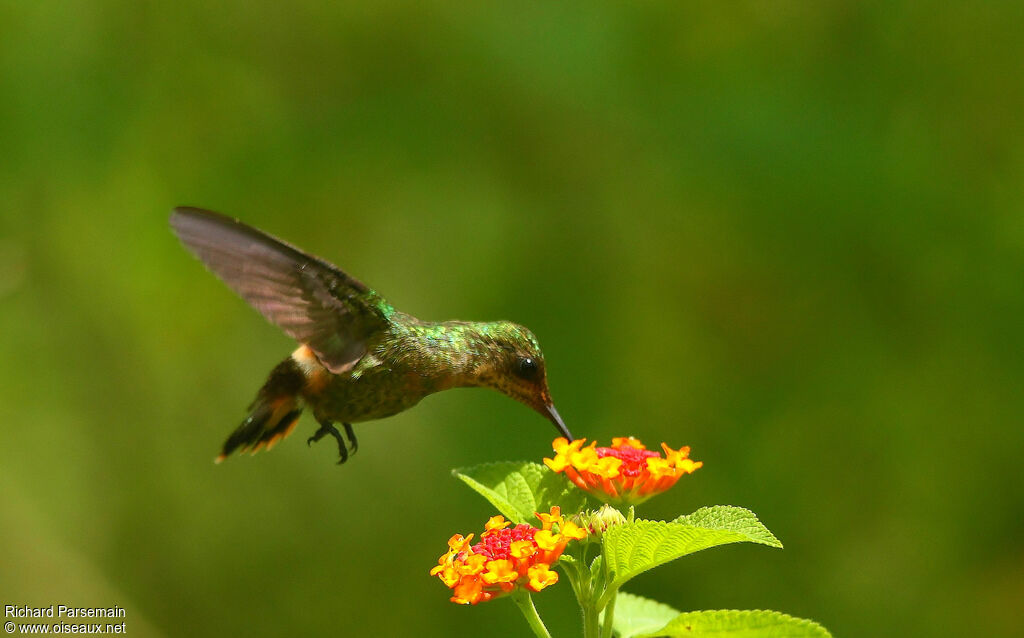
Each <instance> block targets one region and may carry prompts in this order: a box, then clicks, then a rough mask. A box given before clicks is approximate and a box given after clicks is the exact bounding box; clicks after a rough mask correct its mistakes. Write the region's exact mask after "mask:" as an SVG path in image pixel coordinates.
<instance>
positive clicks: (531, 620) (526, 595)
mask: <svg viewBox="0 0 1024 638" xmlns="http://www.w3.org/2000/svg"><path fill="white" fill-rule="evenodd" d="M512 600H514V601H516V606H517V607H519V611H521V612H523V617H524V618H526V624H528V625H530V629H532V630H533V635H535V636H537V638H551V634H550V633H548V628H547V627H545V626H544V621H543V620H541V619H540V615H539V614H538V613H537V608H536V607H534V605H533V598H532V597H531V596H530V592H528V591H526V590H525V589H520V590H519V591H517V592H515V593H513V594H512Z"/></svg>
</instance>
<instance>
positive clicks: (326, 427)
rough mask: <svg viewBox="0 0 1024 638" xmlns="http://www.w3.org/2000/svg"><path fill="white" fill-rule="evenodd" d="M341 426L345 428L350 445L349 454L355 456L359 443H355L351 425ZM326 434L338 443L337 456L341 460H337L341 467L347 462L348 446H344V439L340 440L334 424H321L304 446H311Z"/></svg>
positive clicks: (344, 424)
mask: <svg viewBox="0 0 1024 638" xmlns="http://www.w3.org/2000/svg"><path fill="white" fill-rule="evenodd" d="M342 425H343V426H345V434H346V435H348V440H349V442H351V443H352V452H351V454H355V453H356V450H357V449H359V443H358V442H357V441H356V435H355V432H353V431H352V425H351V424H349V423H342ZM328 434H330V435H331V436H333V437H334V440H335V441H337V442H338V455H339V456H341V458H340V459H338V465H341V464H342V463H344V462H345V461H347V460H348V457H349V454H350V453H349V450H348V446H346V445H345V439H343V438H342V436H341V432H338V428H336V427H334V424H332V423H329V422H323V423H321V424H320V429H319V430H317V431H316V432H314V433H313V436H311V437H309V438H308V439H306V445H307V446H308V445H312V444H313V443H315V442H317V441H319V440H320V439H322V438H324V437H325V436H327V435H328Z"/></svg>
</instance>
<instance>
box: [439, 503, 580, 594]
mask: <svg viewBox="0 0 1024 638" xmlns="http://www.w3.org/2000/svg"><path fill="white" fill-rule="evenodd" d="M537 517H538V518H539V519H540V520H541V522H542V527H541V528H540V529H538V528H536V527H533V526H532V525H526V524H520V525H516V526H514V527H509V526H510V525H512V523H511V522H509V521H506V520H505V517H503V516H492V517H491V519H490V520H488V521H487V524H486V525H485V526H484V529H485V530H486V531H484V533H483V534H481V535H480V539H481V540H480V542H478V543H477V544H475V545H470V543H471V542H472V540H473V535H472V534H470V535H469V536H467V537H463V536H462V535H461V534H456V535H454V536H452V537H451V538H450V539H449V540H448V551H447V552H445V553H444V554H443V555H442V556H441V557H440V558H439V559H438V561H437V567H434V568H433V569H432V570H430V575H431V576H437V577H438V578H439V579H440V580H441V582H442V583H444V584H445V586H446V587H448V588H449V589H451V590H452V594H453V595H452V597H451V601H452V602H453V603H459V604H462V605H475V604H477V603H480V602H486V601H488V600H491V599H493V598H495V597H497V596H501V595H502V594H507V593H509V592H511V591H513V590H514V589H515V588H517V587H522V588H525V589H528V590H529V591H532V592H538V591H540V590H542V589H544V588H545V587H548V586H550V585H554V584H555V583H557V582H558V573H557V572H554V571H552V570H551V566H552V565H554V564H555V563H556V562H557V561H558V558H559V557H560V556H561V555H562V552H563V551H564V550H565V547H566V545H567V544H568V543H569V541H571V540H581V539H583V538H585V537H586V535H587V534H586V532H585V531H584V530H583V529H582V528H580V527H579V526H578V525H576V524H575V523H573V522H572V521H567V520H565V519H564V518H562V515H561V512H560V511H559V508H558V507H557V506H556V507H552V508H551V511H550V512H548V513H546V514H540V513H538V514H537Z"/></svg>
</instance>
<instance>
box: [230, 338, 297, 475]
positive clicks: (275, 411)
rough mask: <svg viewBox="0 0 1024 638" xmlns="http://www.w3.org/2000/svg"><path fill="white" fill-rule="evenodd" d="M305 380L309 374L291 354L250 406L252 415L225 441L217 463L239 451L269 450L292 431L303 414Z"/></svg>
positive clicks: (276, 369)
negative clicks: (303, 370)
mask: <svg viewBox="0 0 1024 638" xmlns="http://www.w3.org/2000/svg"><path fill="white" fill-rule="evenodd" d="M305 383H306V377H305V375H303V373H302V370H301V369H300V368H299V367H298V365H296V363H295V360H294V359H292V358H291V357H289V358H288V359H285V360H284V361H282V362H281V363H280V364H278V365H277V367H276V368H274V370H273V371H272V372H271V373H270V378H269V379H267V382H266V383H264V384H263V387H262V388H260V391H259V394H257V395H256V399H255V400H254V401H253V402H252V405H250V406H249V416H248V417H246V419H245V420H244V421H242V424H241V425H239V426H238V427H237V428H236V429H235V431H234V432H232V433H231V436H229V437H228V440H227V441H225V442H224V448H223V449H222V450H221V453H220V455H219V456H218V457H217V459H216V462H217V463H220V462H221V461H223V460H224V459H226V458H227V457H228V455H229V454H231V453H232V452H234V451H235V450H238V451H240V452H245V451H247V450H248V451H249V452H251V453H253V454H255V453H256V452H258V451H260V450H261V449H263V448H264V447H266V449H268V450H269V449H270V448H272V447H274V445H276V444H277V442H278V441H280V440H281V439H283V438H284V437H286V436H288V435H289V434H291V431H292V430H293V429H295V424H296V423H298V422H299V415H300V414H302V397H301V391H302V388H303V386H304V385H305Z"/></svg>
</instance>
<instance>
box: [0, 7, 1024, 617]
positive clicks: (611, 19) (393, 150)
mask: <svg viewBox="0 0 1024 638" xmlns="http://www.w3.org/2000/svg"><path fill="white" fill-rule="evenodd" d="M1022 33H1024V8H1022V5H1021V4H1020V3H971V4H965V5H963V6H959V7H957V6H951V5H948V4H934V5H932V4H930V3H915V2H884V3H883V2H868V3H838V2H823V3H798V2H774V3H767V2H755V3H712V2H706V3H685V4H684V3H667V4H659V3H653V2H640V3H594V2H570V3H534V2H527V3H514V4H512V5H509V6H507V7H504V8H494V7H491V8H485V7H481V6H475V5H474V6H466V5H463V4H461V3H439V4H431V3H421V2H401V1H395V2H388V1H385V2H368V3H334V2H311V1H298V2H289V3H283V2H267V1H258V2H254V1H253V0H248V1H246V2H196V1H186V2H176V3H173V5H172V4H171V3H161V2H147V1H141V2H140V1H138V0H133V1H130V2H129V1H124V2H97V1H95V0H93V1H84V2H83V1H78V2H76V1H67V2H54V1H35V2H24V1H20V0H19V1H11V0H3V1H2V2H0V97H2V99H0V222H2V224H0V309H2V312H0V335H2V336H0V359H2V361H3V366H2V367H0V423H2V425H0V434H2V437H3V442H2V445H0V494H2V508H0V542H2V548H0V550H2V555H0V603H4V604H11V603H16V604H35V605H40V604H46V605H48V604H51V603H69V602H70V603H81V604H92V605H109V604H119V605H122V606H124V607H126V608H127V610H128V611H127V618H126V619H125V620H126V622H127V628H128V631H129V634H130V635H135V636H220V635H227V636H230V635H248V636H282V635H295V636H299V635H332V634H334V635H350V636H358V635H366V636H369V635H396V636H397V635H417V636H430V635H436V636H470V635H481V634H486V635H494V636H504V635H508V636H516V635H525V634H526V631H527V630H526V626H525V624H524V623H523V622H522V620H521V619H520V618H519V617H518V615H517V612H516V611H515V609H514V606H513V605H511V604H508V603H507V602H496V603H491V604H485V605H481V606H479V607H476V608H462V607H458V606H455V605H452V604H450V603H448V602H447V597H448V592H447V590H445V589H444V588H443V586H442V585H441V584H440V583H439V582H437V581H436V579H431V578H429V577H428V576H427V570H429V569H430V567H431V566H432V565H433V564H434V562H435V559H436V557H437V556H438V555H439V554H440V553H441V552H442V550H443V549H444V543H445V541H446V539H447V538H448V537H449V536H450V535H451V534H452V533H454V532H463V533H465V532H470V531H477V530H479V528H480V527H481V526H482V524H483V522H484V521H485V520H486V518H487V517H488V516H490V515H491V514H492V513H493V512H492V511H491V509H490V508H489V507H488V506H487V505H486V504H485V503H484V502H483V501H482V500H480V499H479V498H478V497H476V496H475V495H473V494H471V493H469V491H468V490H466V489H464V488H462V487H461V486H460V485H458V484H457V482H456V481H455V480H454V479H452V478H451V477H450V476H449V474H448V471H449V468H451V467H456V466H464V465H470V464H474V463H478V462H483V461H488V460H498V459H506V458H507V459H515V458H530V459H539V458H540V457H541V456H543V455H545V454H548V453H549V451H550V448H549V447H548V446H549V442H550V440H551V438H552V437H553V435H554V431H553V429H552V428H551V426H550V424H549V423H547V422H546V421H544V420H542V419H540V418H539V417H537V416H536V415H535V414H533V413H532V412H530V411H529V410H528V409H526V408H524V407H522V406H520V405H518V404H516V403H514V402H512V401H509V400H507V399H505V398H503V397H501V396H499V395H498V394H497V393H491V392H485V391H482V390H473V391H470V390H462V391H458V392H449V393H443V394H441V395H437V396H435V397H431V398H429V399H427V400H426V401H424V402H423V403H422V404H421V405H420V406H418V407H417V408H416V409H414V410H412V411H409V412H407V413H405V414H401V415H399V416H397V417H394V418H392V419H388V420H386V421H380V422H375V423H371V424H364V425H363V426H362V427H357V431H358V433H359V436H360V442H361V444H362V448H361V450H360V452H359V454H358V456H356V457H355V458H354V459H353V460H352V461H350V463H349V464H347V465H346V466H344V467H341V468H339V467H337V466H336V465H334V458H335V454H336V452H335V450H334V447H333V446H332V445H331V444H330V443H325V444H320V445H317V446H314V447H312V448H307V447H306V445H305V444H304V439H305V438H306V437H307V436H309V435H310V434H311V433H312V432H313V430H314V429H315V424H314V422H313V421H312V419H311V418H310V417H308V416H306V417H304V418H303V420H302V421H301V422H300V426H299V429H298V431H297V433H296V434H295V436H293V437H292V438H291V439H289V440H288V441H286V442H285V443H284V444H282V445H280V446H279V447H278V448H277V449H275V450H274V451H273V452H272V453H270V454H260V455H259V456H257V457H253V458H248V457H243V458H232V459H230V460H229V462H227V463H225V464H223V465H221V466H214V465H213V463H212V462H211V461H212V458H213V456H214V455H215V453H216V452H217V450H218V448H219V446H220V444H221V443H222V441H223V439H224V438H225V437H226V435H227V434H228V433H229V432H230V431H231V430H232V429H233V428H234V426H235V425H236V424H237V423H238V422H239V421H240V419H241V418H242V416H243V415H244V408H245V406H246V405H247V404H248V402H249V401H250V400H251V398H252V397H253V396H254V393H255V392H256V390H257V389H258V388H259V386H260V384H261V383H262V382H263V380H264V376H265V374H266V373H267V372H268V371H269V370H270V368H271V367H272V366H273V365H274V364H275V363H277V362H278V361H279V360H280V359H282V358H283V357H284V356H285V355H286V354H287V353H288V352H290V350H291V349H292V348H293V343H292V342H291V341H290V340H289V339H288V338H286V337H284V336H283V335H282V334H281V333H280V332H279V331H278V330H277V329H275V328H274V327H272V326H270V325H269V324H267V323H265V322H264V321H263V320H262V319H261V318H260V317H259V315H257V314H256V313H255V312H254V311H252V310H251V309H250V308H248V307H247V306H246V305H245V304H244V303H243V302H242V301H240V300H239V299H237V298H236V297H235V296H234V295H233V294H231V293H230V292H229V291H228V290H227V288H225V287H224V286H223V285H222V284H221V283H220V282H218V281H217V280H216V279H215V278H214V277H213V276H212V275H210V274H209V273H207V272H205V271H204V269H203V268H202V267H201V265H200V264H199V262H197V261H196V260H195V259H193V258H192V257H191V256H190V255H189V254H187V253H186V252H185V251H184V250H183V249H182V248H181V247H180V246H179V245H178V243H177V241H176V240H175V239H174V237H173V236H172V235H171V233H170V231H169V229H168V226H167V216H168V213H169V211H170V209H171V207H172V206H174V205H178V204H192V205H198V206H203V207H207V208H212V209H215V210H220V211H223V212H226V213H229V214H232V215H235V216H238V217H241V218H243V219H244V220H245V221H247V222H249V223H252V224H254V225H256V226H259V227H261V228H264V229H266V230H268V231H270V232H272V233H274V234H277V235H279V236H281V237H284V238H286V239H288V240H290V241H293V242H295V243H297V244H298V245H300V246H302V247H305V248H306V249H308V250H310V251H312V252H314V253H316V254H319V255H322V256H324V257H325V258H326V259H328V260H330V261H333V262H335V263H337V264H339V265H340V266H342V267H343V268H345V269H346V270H348V271H349V272H351V273H352V274H354V275H355V276H357V277H359V278H361V279H363V280H365V281H367V282H369V283H370V284H371V285H372V286H374V287H375V288H377V289H378V290H379V291H381V292H382V293H383V294H385V295H386V296H387V297H388V298H389V299H390V300H391V301H392V302H393V303H394V304H395V305H396V306H397V307H399V308H400V309H402V310H405V311H407V312H411V313H413V314H416V315H418V316H421V317H424V318H428V319H451V318H461V319H500V318H505V319H512V320H515V321H519V322H521V323H524V324H526V325H528V326H530V327H531V328H532V329H533V331H534V332H535V333H536V334H537V335H538V337H539V338H540V341H541V343H542V345H543V346H544V349H545V352H546V355H547V359H548V363H549V368H550V381H551V386H552V390H553V394H554V396H555V399H556V402H557V404H558V406H559V409H560V411H561V412H562V414H563V415H564V416H565V418H566V420H567V422H568V423H569V425H570V426H571V427H572V429H573V431H574V432H575V433H577V435H578V436H586V437H598V438H601V439H602V440H607V439H608V438H609V437H611V436H613V435H619V434H626V433H629V434H634V435H636V436H639V437H641V438H643V439H644V440H645V441H648V442H649V443H652V444H656V443H658V442H659V441H661V440H666V441H668V442H670V443H671V444H673V445H684V444H689V445H691V446H693V456H694V458H697V459H700V460H703V461H704V462H705V467H704V469H702V470H701V471H700V472H698V473H696V474H695V475H693V476H691V477H687V478H686V479H684V480H683V481H682V482H681V483H680V485H679V486H678V487H676V488H675V490H674V491H673V492H670V493H669V494H668V495H666V496H663V497H661V498H660V499H657V500H655V501H652V502H651V503H650V504H649V505H648V506H645V507H644V509H643V511H642V513H643V514H644V515H646V516H649V517H670V516H674V515H675V514H677V513H680V512H684V511H692V510H693V509H696V508H697V507H700V506H702V505H709V504H735V505H742V506H746V507H749V508H751V509H753V510H754V511H756V512H757V513H758V514H759V515H760V516H761V518H762V520H763V521H764V522H765V523H766V524H767V525H768V527H769V528H771V529H772V530H773V531H774V532H775V533H776V534H777V535H778V536H779V537H780V538H781V539H782V540H783V542H784V543H785V544H786V549H785V550H783V551H775V550H768V549H765V548H762V547H755V546H751V547H745V546H731V547H727V548H724V549H718V550H714V551H711V552H706V553H702V554H698V555H696V556H694V557H693V558H691V559H688V560H685V561H681V562H679V563H675V564H672V565H670V566H668V567H665V568H663V569H661V570H658V571H657V572H653V573H650V574H648V575H645V576H643V577H641V578H639V579H638V580H637V581H635V583H634V586H633V587H632V588H631V589H632V591H634V592H635V593H639V594H645V595H648V596H653V597H657V598H659V599H661V600H663V601H665V602H668V603H671V604H673V605H674V606H676V607H679V608H682V609H705V608H770V609H778V610H781V611H785V612H788V613H792V614H795V615H799V616H805V617H810V618H814V619H816V620H819V621H820V622H822V623H824V624H825V625H826V626H828V627H829V628H830V629H831V630H832V631H833V632H834V633H835V634H836V635H837V636H908V635H921V636H924V635H927V636H963V635H971V636H999V635H1012V634H1015V633H1016V634H1017V635H1019V633H1017V632H1019V631H1020V621H1021V618H1020V610H1021V609H1022V608H1024V471H1022V469H1021V460H1020V458H1021V452H1022V451H1024V430H1022V427H1021V424H1022V417H1024V392H1022V385H1024V336H1022V327H1024V277H1022V273H1024V205H1022V201H1024V180H1022V178H1024V117H1022V112H1024V74H1022V72H1021V71H1022V68H1024V67H1022V61H1024V39H1022V38H1021V34H1022ZM571 602H572V601H571V593H570V591H569V588H568V587H556V588H554V589H553V590H551V591H550V592H547V593H545V594H544V595H543V596H539V597H538V604H539V606H540V607H541V611H542V613H544V614H545V615H546V616H547V617H548V618H549V619H550V625H551V627H552V630H553V632H557V633H556V635H563V636H564V635H574V632H576V631H577V629H576V627H577V626H578V619H577V617H576V616H575V612H574V611H572V607H571Z"/></svg>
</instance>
